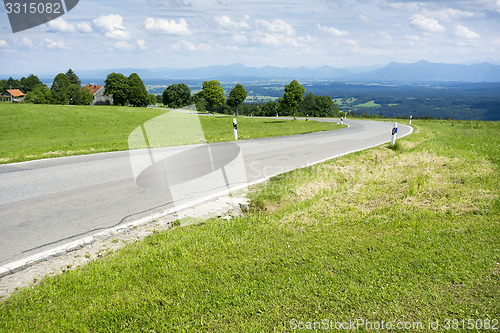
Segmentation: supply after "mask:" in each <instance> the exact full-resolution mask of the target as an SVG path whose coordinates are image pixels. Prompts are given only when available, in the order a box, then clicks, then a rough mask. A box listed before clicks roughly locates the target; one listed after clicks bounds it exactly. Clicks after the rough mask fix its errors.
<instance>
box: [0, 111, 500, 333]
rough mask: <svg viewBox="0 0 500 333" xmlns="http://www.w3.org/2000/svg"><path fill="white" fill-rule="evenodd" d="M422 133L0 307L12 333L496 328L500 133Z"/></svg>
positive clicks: (460, 128) (292, 176)
mask: <svg viewBox="0 0 500 333" xmlns="http://www.w3.org/2000/svg"><path fill="white" fill-rule="evenodd" d="M413 125H414V126H415V129H416V130H415V133H414V134H413V135H411V136H408V137H406V138H404V139H401V140H399V141H398V145H397V146H396V147H395V148H394V149H389V147H388V146H387V145H384V146H380V147H377V148H373V149H369V150H366V151H363V152H358V153H355V154H351V155H348V156H344V157H341V158H338V159H335V160H332V161H329V162H326V163H322V164H319V165H316V166H312V167H309V168H305V169H301V170H296V171H293V172H290V173H287V174H284V175H280V176H277V177H275V178H273V179H271V181H269V182H268V183H267V184H263V185H260V186H257V187H255V188H254V189H253V191H252V194H251V197H252V204H251V211H250V213H248V214H247V215H246V216H242V217H238V218H234V219H232V220H230V221H225V220H222V219H211V220H208V221H205V222H203V223H200V224H196V225H190V226H184V227H182V226H181V227H176V228H175V229H173V230H171V231H168V232H162V233H157V234H154V235H152V236H150V237H148V238H146V239H145V240H144V241H141V242H138V243H134V244H129V245H127V246H126V247H125V248H123V249H122V250H120V251H117V252H115V253H113V254H111V255H109V256H107V257H105V258H103V259H101V260H99V261H95V262H92V263H91V264H89V265H87V266H84V267H81V268H78V269H76V270H74V271H69V272H67V273H64V274H62V275H59V276H56V277H53V278H47V279H44V280H42V281H41V283H40V284H39V285H35V286H33V287H31V288H26V289H23V290H21V291H19V292H18V293H15V294H14V295H13V296H11V298H9V299H8V300H6V301H5V302H3V303H2V304H1V305H0V331H1V332H25V331H26V332H53V331H61V332H95V331H99V332H122V331H123V332H135V331H141V332H273V331H275V332H287V331H294V330H293V328H299V327H307V323H311V324H310V325H313V323H314V322H322V325H324V323H325V322H323V320H324V319H326V320H327V322H328V321H329V320H331V321H332V322H333V323H335V322H340V323H342V322H348V321H349V320H351V321H357V320H364V321H365V323H366V321H370V322H371V323H374V322H378V323H379V324H380V323H381V322H382V321H383V322H384V323H385V325H386V326H385V327H387V323H390V324H391V325H394V326H392V327H393V328H394V327H396V325H397V324H398V323H410V325H412V324H411V323H413V322H415V323H417V324H416V325H418V323H419V322H421V323H422V327H423V328H425V329H423V330H421V331H430V330H429V329H427V328H428V323H429V322H433V323H435V322H436V320H439V329H437V330H434V331H436V332H447V331H450V330H452V329H451V328H453V327H456V328H462V327H463V326H465V327H467V326H466V325H470V324H471V323H474V324H473V325H477V326H475V327H478V325H479V324H482V325H483V328H486V327H489V329H490V330H491V328H493V327H497V328H498V327H499V325H500V324H498V320H499V319H500V301H499V300H500V279H499V278H500V274H499V273H500V269H499V265H500V250H499V247H498V245H499V244H500V225H499V222H500V218H499V216H500V200H499V189H500V177H499V170H498V167H499V162H500V135H499V133H500V124H499V123H498V122H496V123H491V122H459V121H420V120H419V121H414V122H413ZM446 320H450V321H449V322H447V321H446ZM453 320H455V321H453ZM469 320H472V321H469ZM495 320H496V324H495ZM300 322H302V324H299V323H300ZM328 323H329V322H328ZM447 323H448V325H449V326H448V327H449V329H446V325H447ZM299 325H302V326H299ZM462 325H463V326H462ZM407 327H408V326H407ZM417 327H418V326H417ZM359 331H371V332H373V331H375V330H374V329H370V328H369V327H368V328H367V327H366V326H362V327H361V328H360V329H359ZM378 331H384V332H387V331H400V330H397V329H392V330H391V329H385V330H378ZM401 331H419V330H417V329H406V330H401ZM458 331H461V330H458Z"/></svg>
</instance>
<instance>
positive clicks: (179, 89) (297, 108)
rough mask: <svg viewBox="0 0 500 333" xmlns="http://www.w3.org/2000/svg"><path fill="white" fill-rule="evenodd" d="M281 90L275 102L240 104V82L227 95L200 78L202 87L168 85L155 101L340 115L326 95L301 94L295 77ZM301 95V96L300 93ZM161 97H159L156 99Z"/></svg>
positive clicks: (224, 109)
mask: <svg viewBox="0 0 500 333" xmlns="http://www.w3.org/2000/svg"><path fill="white" fill-rule="evenodd" d="M284 90H285V92H284V94H283V97H282V98H279V99H278V102H274V101H271V102H267V103H260V104H244V103H243V102H244V101H245V99H246V98H247V91H246V89H245V87H244V86H243V85H241V84H236V85H235V86H234V88H232V89H231V91H230V92H229V95H228V98H227V100H226V96H225V93H224V89H223V88H222V86H221V84H220V82H219V81H216V80H212V81H205V82H203V89H202V90H201V91H199V92H198V93H196V94H191V91H190V89H189V87H188V86H187V85H186V84H184V83H179V84H172V85H170V86H168V87H167V88H166V89H165V90H164V91H163V94H162V95H161V96H158V101H159V102H163V104H164V105H165V106H168V107H171V108H181V107H183V106H187V105H193V104H194V105H196V109H197V110H198V111H208V112H212V113H215V112H216V113H221V114H234V115H238V114H241V115H245V116H257V117H258V116H266V117H272V116H276V115H280V116H293V117H294V118H295V117H296V116H302V117H305V116H309V117H336V116H340V110H339V107H338V106H337V105H336V104H335V103H334V102H333V101H332V99H331V98H330V97H328V96H315V95H314V94H312V93H308V94H305V92H306V91H305V88H304V87H303V86H302V85H301V84H299V83H298V82H297V81H296V80H293V81H292V82H290V84H288V85H286V86H285V88H284ZM304 95H305V96H304ZM160 97H161V101H160Z"/></svg>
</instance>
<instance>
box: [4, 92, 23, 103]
mask: <svg viewBox="0 0 500 333" xmlns="http://www.w3.org/2000/svg"><path fill="white" fill-rule="evenodd" d="M24 96H25V95H24V93H23V92H22V91H21V90H19V89H7V90H5V91H4V92H3V93H2V95H0V97H1V99H2V101H3V100H5V99H6V100H8V101H10V102H12V103H18V102H21V101H22V100H23V99H24Z"/></svg>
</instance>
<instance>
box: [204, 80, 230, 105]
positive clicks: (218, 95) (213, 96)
mask: <svg viewBox="0 0 500 333" xmlns="http://www.w3.org/2000/svg"><path fill="white" fill-rule="evenodd" d="M202 93H203V98H204V99H205V100H206V101H207V103H208V107H209V111H213V109H214V107H217V106H219V105H222V104H224V102H225V101H226V96H225V95H224V89H222V87H221V85H220V82H219V81H216V80H212V81H205V82H203V90H202Z"/></svg>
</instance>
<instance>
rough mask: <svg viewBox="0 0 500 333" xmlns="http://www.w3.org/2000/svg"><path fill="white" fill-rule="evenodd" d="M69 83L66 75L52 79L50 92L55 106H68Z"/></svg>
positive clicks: (58, 75)
mask: <svg viewBox="0 0 500 333" xmlns="http://www.w3.org/2000/svg"><path fill="white" fill-rule="evenodd" d="M70 87H71V82H70V80H69V78H68V77H67V76H66V74H63V73H59V74H57V75H56V77H55V78H54V81H53V82H52V86H51V88H50V90H51V91H52V97H53V100H54V103H56V104H68V103H69V101H70V98H71V97H70V93H71V92H72V91H70Z"/></svg>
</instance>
